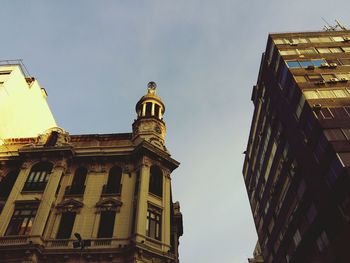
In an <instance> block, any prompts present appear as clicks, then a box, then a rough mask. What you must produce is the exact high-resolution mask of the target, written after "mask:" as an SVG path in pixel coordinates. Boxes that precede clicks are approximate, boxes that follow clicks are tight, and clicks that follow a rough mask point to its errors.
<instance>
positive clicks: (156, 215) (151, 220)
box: [146, 205, 162, 240]
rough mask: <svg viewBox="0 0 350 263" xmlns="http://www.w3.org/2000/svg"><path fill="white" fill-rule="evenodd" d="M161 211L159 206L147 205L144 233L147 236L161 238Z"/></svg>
mask: <svg viewBox="0 0 350 263" xmlns="http://www.w3.org/2000/svg"><path fill="white" fill-rule="evenodd" d="M161 222H162V211H161V209H160V208H157V207H155V206H152V205H149V206H148V210H147V225H146V234H147V236H148V237H151V238H154V239H157V240H161V237H162V224H161Z"/></svg>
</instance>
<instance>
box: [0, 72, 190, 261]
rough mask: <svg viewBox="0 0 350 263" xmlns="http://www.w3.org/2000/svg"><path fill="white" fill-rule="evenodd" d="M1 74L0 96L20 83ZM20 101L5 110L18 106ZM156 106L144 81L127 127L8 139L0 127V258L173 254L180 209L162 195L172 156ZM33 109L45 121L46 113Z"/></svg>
mask: <svg viewBox="0 0 350 263" xmlns="http://www.w3.org/2000/svg"><path fill="white" fill-rule="evenodd" d="M3 69H4V70H5V71H6V72H5V73H3V74H2V73H1V72H4V71H2V70H3ZM12 74H18V75H20V72H19V68H18V67H15V66H14V67H10V68H7V67H6V68H1V67H0V78H1V76H3V75H9V76H8V80H9V81H10V78H11V76H12ZM18 79H20V77H18ZM3 82H4V83H3V87H5V88H7V87H10V88H9V89H8V90H7V91H3V90H2V91H1V92H3V93H2V94H1V96H6V94H5V93H6V92H8V93H9V95H12V94H11V93H12V92H13V93H14V94H15V93H18V94H21V93H22V92H27V91H26V90H24V89H22V86H17V85H16V84H15V83H14V84H13V85H10V84H9V83H7V79H6V80H5V79H4V81H3ZM22 82H23V81H22ZM29 82H30V81H29ZM30 83H31V82H30ZM30 83H29V84H28V85H29V86H28V87H27V88H28V89H31V87H30ZM17 89H18V90H17ZM43 95H45V94H43ZM18 96H20V95H18ZM35 96H37V94H36V95H33V97H32V96H31V95H28V97H27V99H28V100H31V99H33V100H35V99H36V98H37V97H35ZM1 99H2V101H4V102H6V97H1ZM26 103H28V104H29V103H32V102H28V101H26ZM28 104H23V105H22V104H21V103H19V104H15V105H14V106H13V107H10V106H9V107H8V109H7V110H11V111H12V112H17V111H25V110H26V107H27V105H28ZM0 107H1V106H0ZM22 107H24V109H23V108H22ZM164 111H165V106H164V103H163V102H162V100H161V99H160V97H159V96H158V95H157V94H156V85H155V83H154V82H150V83H149V86H148V92H147V94H146V95H144V96H143V97H142V98H141V99H140V100H139V101H138V103H137V105H136V112H137V119H136V120H135V121H134V123H133V125H132V132H130V133H119V134H87V135H85V134H84V135H70V134H69V133H68V132H66V131H65V130H63V129H62V128H59V127H52V128H49V129H47V130H45V131H42V132H40V134H39V135H36V132H37V131H40V129H39V130H37V129H35V130H33V131H34V132H33V133H29V134H31V136H28V135H27V134H26V133H24V135H27V136H25V137H20V138H18V136H17V135H18V134H17V133H16V136H15V138H9V137H11V136H10V135H11V130H6V134H8V136H7V138H6V139H3V142H4V143H3V145H1V146H0V211H1V212H0V213H1V214H0V262H130V263H131V262H133V263H136V262H138V263H141V262H159V263H160V262H174V263H178V262H179V259H178V244H179V237H180V236H181V235H182V232H183V231H182V215H181V212H180V206H179V203H178V202H175V203H173V201H172V192H171V172H172V171H173V170H174V169H176V168H177V167H178V165H179V163H178V162H177V161H176V160H174V159H173V158H172V157H171V155H170V153H169V152H168V150H167V149H166V147H165V134H166V126H165V122H164V121H163V114H164ZM0 113H2V112H1V111H0ZM41 118H42V123H49V124H53V123H52V118H51V115H46V117H45V115H41ZM2 124H3V122H2V120H1V125H2ZM34 124H35V123H34ZM26 125H28V129H31V128H32V127H30V123H29V124H26ZM19 135H20V134H19Z"/></svg>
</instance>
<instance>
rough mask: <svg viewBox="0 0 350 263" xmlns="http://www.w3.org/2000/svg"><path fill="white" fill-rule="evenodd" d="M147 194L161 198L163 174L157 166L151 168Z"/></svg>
mask: <svg viewBox="0 0 350 263" xmlns="http://www.w3.org/2000/svg"><path fill="white" fill-rule="evenodd" d="M149 192H150V193H152V194H154V195H157V196H159V197H162V196H163V173H162V171H161V170H160V168H159V167H157V166H152V167H151V171H150V178H149Z"/></svg>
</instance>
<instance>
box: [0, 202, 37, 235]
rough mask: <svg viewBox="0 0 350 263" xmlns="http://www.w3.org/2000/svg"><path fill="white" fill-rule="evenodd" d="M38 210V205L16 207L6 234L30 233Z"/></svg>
mask: <svg viewBox="0 0 350 263" xmlns="http://www.w3.org/2000/svg"><path fill="white" fill-rule="evenodd" d="M36 211H37V206H34V207H30V206H26V207H18V208H15V211H14V212H13V215H12V218H11V221H10V223H9V225H8V227H7V230H6V233H5V236H11V235H29V234H30V231H31V229H32V227H33V222H34V218H35V215H36Z"/></svg>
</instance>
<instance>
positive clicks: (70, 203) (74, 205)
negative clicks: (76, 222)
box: [56, 199, 84, 213]
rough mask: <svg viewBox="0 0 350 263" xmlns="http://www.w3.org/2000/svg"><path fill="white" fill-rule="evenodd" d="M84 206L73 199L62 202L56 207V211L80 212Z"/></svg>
mask: <svg viewBox="0 0 350 263" xmlns="http://www.w3.org/2000/svg"><path fill="white" fill-rule="evenodd" d="M83 206H84V204H83V203H82V202H80V201H78V200H75V199H68V200H64V201H62V202H61V203H59V204H58V205H57V206H56V209H57V211H58V212H59V213H64V212H76V213H78V212H80V209H81V208H82V207H83Z"/></svg>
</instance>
